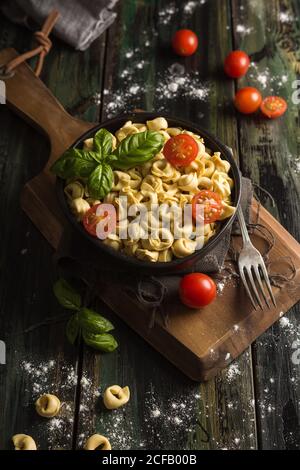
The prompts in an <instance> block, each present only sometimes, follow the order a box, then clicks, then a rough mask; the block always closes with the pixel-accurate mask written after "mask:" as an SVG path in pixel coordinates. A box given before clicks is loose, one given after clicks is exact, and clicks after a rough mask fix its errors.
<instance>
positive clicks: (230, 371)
mask: <svg viewBox="0 0 300 470" xmlns="http://www.w3.org/2000/svg"><path fill="white" fill-rule="evenodd" d="M239 375H241V371H240V368H239V366H238V364H236V363H233V364H230V366H229V367H228V368H227V370H226V379H227V381H228V382H229V383H232V382H233V381H234V380H235V379H236V378H237V377H238V376H239Z"/></svg>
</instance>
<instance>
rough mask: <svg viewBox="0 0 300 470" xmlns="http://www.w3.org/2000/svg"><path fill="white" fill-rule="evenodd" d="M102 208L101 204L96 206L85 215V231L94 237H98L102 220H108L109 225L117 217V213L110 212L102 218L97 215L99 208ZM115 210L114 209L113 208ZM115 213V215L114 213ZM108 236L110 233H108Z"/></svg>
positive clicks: (83, 220) (83, 221)
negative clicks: (98, 229) (99, 224)
mask: <svg viewBox="0 0 300 470" xmlns="http://www.w3.org/2000/svg"><path fill="white" fill-rule="evenodd" d="M99 206H101V204H95V205H94V206H92V207H91V208H90V209H89V210H88V211H87V212H86V213H85V214H84V217H83V219H82V223H83V226H84V228H85V230H86V231H87V232H88V233H89V234H90V235H92V236H93V237H97V225H98V223H99V222H101V220H103V219H106V220H107V225H108V224H109V221H110V220H111V219H112V218H113V216H114V215H115V212H114V211H112V212H110V211H109V210H107V211H105V213H104V214H103V215H101V216H99V215H97V209H98V207H99ZM112 209H113V207H112ZM113 212H114V213H113ZM107 234H108V232H107Z"/></svg>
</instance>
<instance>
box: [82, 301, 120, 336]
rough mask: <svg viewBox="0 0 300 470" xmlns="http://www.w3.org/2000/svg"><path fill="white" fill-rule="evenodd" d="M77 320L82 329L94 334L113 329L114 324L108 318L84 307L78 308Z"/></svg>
mask: <svg viewBox="0 0 300 470" xmlns="http://www.w3.org/2000/svg"><path fill="white" fill-rule="evenodd" d="M79 322H80V326H81V328H82V329H83V330H87V331H90V332H91V333H95V334H99V333H107V332H108V331H111V330H113V329H114V326H113V325H112V323H111V322H110V321H109V320H107V319H106V318H104V317H102V316H101V315H100V314H99V313H97V312H95V311H94V310H90V309H89V308H85V307H83V308H82V309H80V312H79Z"/></svg>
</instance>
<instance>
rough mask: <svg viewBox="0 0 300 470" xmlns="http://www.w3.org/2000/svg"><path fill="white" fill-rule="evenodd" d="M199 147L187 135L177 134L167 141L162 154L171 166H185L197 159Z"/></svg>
mask: <svg viewBox="0 0 300 470" xmlns="http://www.w3.org/2000/svg"><path fill="white" fill-rule="evenodd" d="M198 152H199V147H198V144H197V142H196V140H195V139H193V137H192V136H190V135H188V134H178V135H176V136H175V137H171V139H169V140H167V142H166V143H165V146H164V148H163V154H164V156H165V157H166V159H167V160H168V161H169V162H170V163H171V164H172V165H173V166H187V165H189V164H190V163H191V162H192V161H193V160H195V158H196V157H197V155H198Z"/></svg>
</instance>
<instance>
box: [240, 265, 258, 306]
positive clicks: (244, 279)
mask: <svg viewBox="0 0 300 470" xmlns="http://www.w3.org/2000/svg"><path fill="white" fill-rule="evenodd" d="M240 276H241V278H242V281H243V284H244V287H245V289H246V291H247V294H248V297H249V298H250V300H251V303H252V305H253V307H254V308H255V310H257V305H256V303H255V302H254V300H253V297H252V294H251V292H250V289H249V287H248V283H247V281H246V277H245V273H244V268H243V267H242V268H240Z"/></svg>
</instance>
